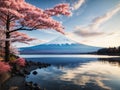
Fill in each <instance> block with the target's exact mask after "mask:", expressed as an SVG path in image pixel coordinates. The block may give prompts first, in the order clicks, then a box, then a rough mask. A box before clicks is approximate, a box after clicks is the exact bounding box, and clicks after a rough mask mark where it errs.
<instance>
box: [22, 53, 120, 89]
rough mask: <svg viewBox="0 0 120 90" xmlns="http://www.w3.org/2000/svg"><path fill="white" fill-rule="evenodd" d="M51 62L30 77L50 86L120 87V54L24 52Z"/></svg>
mask: <svg viewBox="0 0 120 90" xmlns="http://www.w3.org/2000/svg"><path fill="white" fill-rule="evenodd" d="M21 57H24V58H26V59H27V60H32V61H35V62H44V63H49V64H51V66H50V67H47V68H42V69H39V68H38V69H36V70H33V71H37V72H38V74H37V75H33V74H32V72H33V71H32V72H31V73H30V75H28V76H27V77H26V81H27V82H30V81H32V82H34V83H37V84H38V85H40V87H41V88H45V89H46V90H120V58H119V57H118V56H104V55H21Z"/></svg>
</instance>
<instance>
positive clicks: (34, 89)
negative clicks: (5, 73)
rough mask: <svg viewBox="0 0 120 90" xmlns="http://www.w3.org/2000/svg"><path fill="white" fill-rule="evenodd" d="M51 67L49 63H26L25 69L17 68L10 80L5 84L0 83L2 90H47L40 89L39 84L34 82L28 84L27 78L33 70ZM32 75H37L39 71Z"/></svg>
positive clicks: (10, 74) (11, 74)
mask: <svg viewBox="0 0 120 90" xmlns="http://www.w3.org/2000/svg"><path fill="white" fill-rule="evenodd" d="M48 66H50V64H47V63H41V62H32V61H26V65H25V67H17V69H15V70H12V72H10V73H9V79H7V80H6V81H5V82H4V83H0V84H1V85H0V90H45V89H42V88H40V86H38V85H37V84H33V83H32V82H26V81H25V77H26V75H29V74H30V72H31V71H32V70H35V69H37V68H40V69H41V68H46V67H48ZM32 74H34V75H36V74H37V71H34V72H33V73H32Z"/></svg>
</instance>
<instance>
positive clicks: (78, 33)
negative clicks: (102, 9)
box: [74, 27, 105, 37]
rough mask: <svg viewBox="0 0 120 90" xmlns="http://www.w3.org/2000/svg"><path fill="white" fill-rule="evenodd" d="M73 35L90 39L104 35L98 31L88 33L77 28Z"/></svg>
mask: <svg viewBox="0 0 120 90" xmlns="http://www.w3.org/2000/svg"><path fill="white" fill-rule="evenodd" d="M74 34H76V35H78V36H82V37H91V36H92V37H93V36H99V35H104V34H105V33H103V32H98V31H89V30H85V29H84V28H80V27H79V28H77V29H76V30H75V31H74Z"/></svg>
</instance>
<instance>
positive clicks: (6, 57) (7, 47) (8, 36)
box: [5, 32, 10, 62]
mask: <svg viewBox="0 0 120 90" xmlns="http://www.w3.org/2000/svg"><path fill="white" fill-rule="evenodd" d="M6 39H7V40H6V41H5V61H6V62H8V61H9V58H10V41H9V40H8V39H10V34H9V32H6Z"/></svg>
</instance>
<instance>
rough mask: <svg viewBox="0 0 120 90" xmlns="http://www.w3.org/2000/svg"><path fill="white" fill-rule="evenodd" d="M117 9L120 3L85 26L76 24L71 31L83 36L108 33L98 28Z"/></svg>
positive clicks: (117, 10)
mask: <svg viewBox="0 0 120 90" xmlns="http://www.w3.org/2000/svg"><path fill="white" fill-rule="evenodd" d="M119 11H120V4H118V5H117V6H116V7H115V8H114V9H113V10H111V11H108V12H107V13H105V14H104V15H102V16H99V17H96V18H94V19H93V20H92V22H91V24H89V25H87V26H85V27H81V26H76V27H75V30H74V31H73V33H74V34H76V35H80V36H83V37H91V36H98V35H104V34H107V35H109V34H110V33H105V32H104V33H103V32H100V31H98V30H99V28H100V26H101V25H102V24H103V23H105V22H107V21H108V20H109V19H111V18H112V16H113V15H115V14H116V13H118V12H119ZM111 34H114V33H111Z"/></svg>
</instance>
